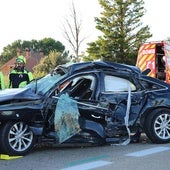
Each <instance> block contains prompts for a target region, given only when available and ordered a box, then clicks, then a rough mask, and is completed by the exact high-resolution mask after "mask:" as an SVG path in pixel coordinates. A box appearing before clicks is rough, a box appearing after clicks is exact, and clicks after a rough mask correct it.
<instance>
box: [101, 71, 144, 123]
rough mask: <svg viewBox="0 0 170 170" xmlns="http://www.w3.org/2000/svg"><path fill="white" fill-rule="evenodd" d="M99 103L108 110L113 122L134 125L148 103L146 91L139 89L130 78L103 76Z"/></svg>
mask: <svg viewBox="0 0 170 170" xmlns="http://www.w3.org/2000/svg"><path fill="white" fill-rule="evenodd" d="M102 82H103V84H102V86H101V93H100V95H99V101H100V103H101V105H103V106H105V107H106V108H108V111H109V113H110V115H111V117H112V120H113V121H118V122H121V123H123V124H124V123H125V118H127V120H128V124H129V125H132V124H133V123H134V122H135V121H136V119H137V117H138V115H139V113H140V110H141V109H142V107H143V104H144V103H145V101H146V96H145V93H144V90H142V89H141V88H138V86H137V85H136V84H135V83H134V82H135V81H133V78H129V76H128V77H127V76H125V75H124V76H123V77H120V76H114V75H112V74H103V78H102Z"/></svg>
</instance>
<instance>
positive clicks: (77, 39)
mask: <svg viewBox="0 0 170 170" xmlns="http://www.w3.org/2000/svg"><path fill="white" fill-rule="evenodd" d="M70 11H71V12H70V17H68V18H66V19H65V23H64V24H63V30H64V31H63V33H64V37H65V39H66V41H67V42H68V43H69V45H70V46H71V48H72V50H73V52H74V54H75V57H76V60H78V58H79V52H80V46H81V44H82V42H83V41H84V39H85V38H81V35H80V34H81V28H82V20H81V19H79V18H78V16H77V12H76V9H75V5H74V3H73V2H72V8H71V10H70Z"/></svg>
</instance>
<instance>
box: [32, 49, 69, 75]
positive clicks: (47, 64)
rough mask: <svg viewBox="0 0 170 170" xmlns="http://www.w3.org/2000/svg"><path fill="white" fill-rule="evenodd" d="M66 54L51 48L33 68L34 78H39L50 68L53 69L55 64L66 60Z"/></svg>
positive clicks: (63, 62)
mask: <svg viewBox="0 0 170 170" xmlns="http://www.w3.org/2000/svg"><path fill="white" fill-rule="evenodd" d="M67 56H68V54H66V53H65V52H64V53H61V52H58V51H56V50H53V51H51V52H50V53H49V55H48V56H46V57H44V58H42V59H41V60H40V64H38V65H36V66H35V67H34V68H33V70H34V74H33V76H34V78H39V77H42V76H45V75H46V74H48V73H49V72H50V71H51V70H52V69H54V68H55V67H56V66H57V65H60V64H65V63H67V62H68V60H67Z"/></svg>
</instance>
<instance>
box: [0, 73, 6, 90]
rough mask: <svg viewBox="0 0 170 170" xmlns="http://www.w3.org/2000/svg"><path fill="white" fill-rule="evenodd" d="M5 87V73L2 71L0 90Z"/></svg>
mask: <svg viewBox="0 0 170 170" xmlns="http://www.w3.org/2000/svg"><path fill="white" fill-rule="evenodd" d="M3 89H5V83H4V75H3V73H2V72H1V71H0V90H3Z"/></svg>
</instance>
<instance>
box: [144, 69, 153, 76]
mask: <svg viewBox="0 0 170 170" xmlns="http://www.w3.org/2000/svg"><path fill="white" fill-rule="evenodd" d="M150 72H151V69H150V68H147V69H146V70H144V71H143V72H142V74H144V75H147V74H149V73H150Z"/></svg>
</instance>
